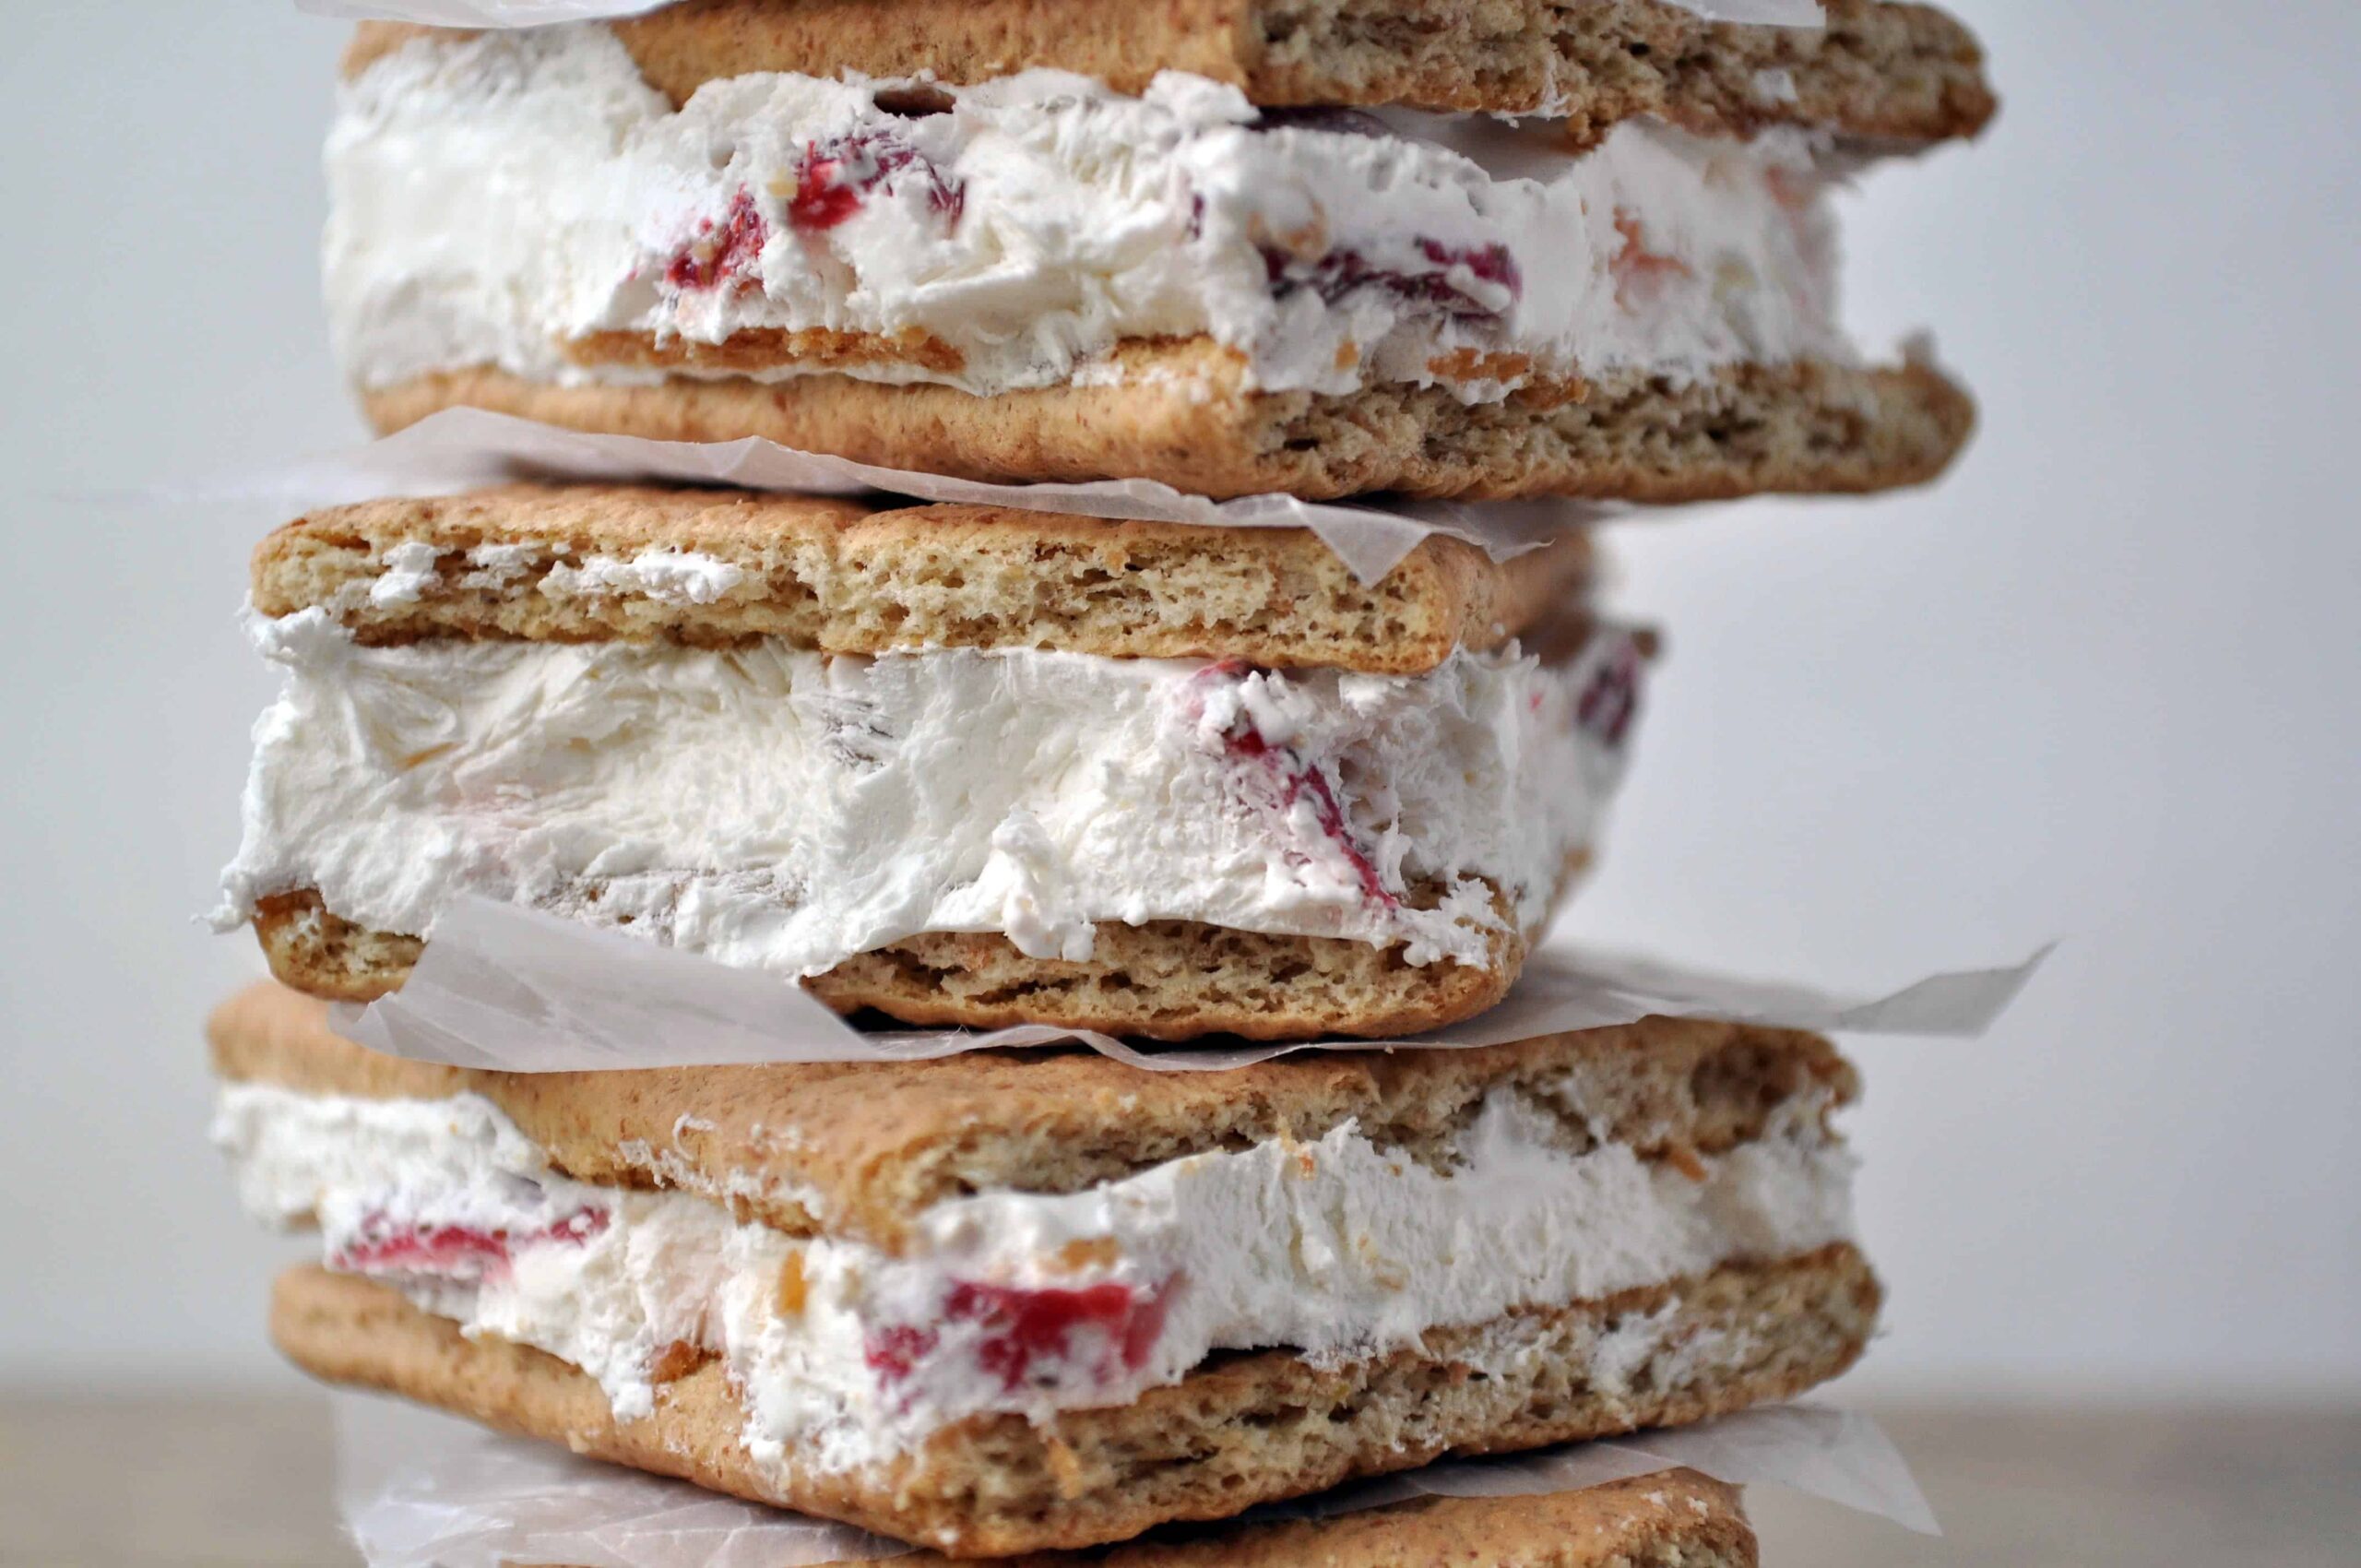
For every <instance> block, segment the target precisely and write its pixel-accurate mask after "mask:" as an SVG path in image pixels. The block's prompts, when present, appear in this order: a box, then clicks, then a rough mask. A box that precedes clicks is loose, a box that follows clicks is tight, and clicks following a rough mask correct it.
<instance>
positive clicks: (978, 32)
mask: <svg viewBox="0 0 2361 1568" xmlns="http://www.w3.org/2000/svg"><path fill="white" fill-rule="evenodd" d="M1822 9H1823V11H1824V13H1825V15H1826V18H1827V25H1826V26H1825V27H1821V28H1778V27H1763V26H1751V25H1746V24H1741V23H1727V22H1713V21H1709V20H1707V19H1706V18H1703V17H1701V16H1699V15H1698V14H1697V12H1696V11H1694V10H1691V9H1689V8H1687V7H1684V6H1679V5H1677V4H1672V3H1669V0H1491V3H1489V4H1486V5H1481V6H1476V5H1469V4H1466V3H1465V0H1167V3H1165V4H1160V5H1153V6H1149V5H1108V4H1106V3H1105V0H970V3H968V4H966V5H960V6H943V5H941V4H938V3H936V0H687V3H686V4H682V5H676V6H670V7H667V8H666V9H664V10H661V11H658V12H657V13H656V14H654V15H653V16H649V17H646V18H636V19H633V20H628V21H620V22H615V23H612V24H610V25H611V27H612V28H613V30H614V32H615V35H616V36H617V37H618V38H620V39H622V40H623V44H624V46H625V47H626V48H627V49H629V50H630V51H631V53H632V55H633V57H634V58H635V60H636V61H637V62H638V64H639V67H640V70H641V73H642V74H643V75H644V76H645V77H647V80H648V81H649V83H651V84H652V85H653V86H655V87H656V88H657V89H658V90H660V91H662V92H664V93H666V94H667V95H669V96H670V98H671V99H672V100H673V101H674V102H676V103H677V102H681V101H685V100H686V99H687V98H688V97H689V96H690V95H691V94H692V93H694V91H695V90H696V89H698V88H699V87H701V86H703V85H704V84H705V83H706V82H708V81H712V80H715V79H717V78H718V77H732V76H740V75H744V74H747V73H750V72H756V71H793V72H800V73H802V74H805V75H811V76H836V75H839V74H841V73H843V72H846V71H857V72H860V73H862V74H864V75H868V76H873V77H901V76H912V75H919V74H926V73H931V74H932V75H933V76H934V77H937V78H938V79H940V80H943V81H946V82H953V83H960V84H965V83H970V82H978V81H984V80H988V79H990V78H991V77H1000V76H1007V75H1010V74H1012V73H1014V72H1016V71H1021V70H1024V69H1026V68H1027V67H1029V66H1036V65H1046V66H1053V67H1057V68H1060V69H1064V70H1070V71H1075V72H1079V73H1081V74H1083V75H1085V76H1092V77H1100V78H1101V79H1103V80H1105V81H1107V82H1108V83H1109V84H1110V85H1111V86H1113V87H1114V88H1116V89H1118V90H1120V91H1124V92H1138V91H1140V90H1142V89H1145V87H1146V86H1147V84H1148V82H1149V81H1150V80H1151V79H1152V78H1153V77H1155V76H1156V74H1157V72H1158V71H1163V70H1178V71H1188V72H1191V73H1193V74H1195V75H1198V76H1203V77H1212V78H1214V79H1215V80H1217V81H1224V82H1228V83H1231V84H1232V85H1234V86H1237V87H1239V88H1240V89H1243V90H1244V91H1245V93H1246V94H1247V96H1248V97H1249V98H1251V99H1252V100H1253V101H1255V102H1257V103H1261V104H1267V105H1275V106H1299V105H1316V104H1369V105H1376V104H1389V103H1398V104H1405V105H1408V106H1410V107H1414V108H1421V109H1433V110H1474V111H1483V112H1489V113H1510V114H1540V115H1555V116H1562V117H1563V118H1564V120H1565V123H1566V127H1567V131H1568V134H1569V136H1570V137H1572V138H1573V139H1574V140H1575V141H1576V143H1577V144H1585V145H1586V144H1587V143H1589V142H1591V141H1593V140H1595V139H1596V138H1597V137H1600V136H1602V135H1604V134H1605V133H1606V131H1607V130H1608V128H1609V127H1611V126H1612V125H1615V124H1616V123H1617V122H1619V121H1620V120H1623V119H1627V118H1630V117H1631V116H1634V115H1641V114H1648V115H1654V116H1655V117H1657V118H1659V119H1663V120H1667V121H1670V122H1671V123H1672V124H1674V125H1681V126H1683V127H1685V128H1687V129H1690V130H1692V131H1697V132H1701V133H1704V134H1726V135H1745V134H1748V133H1750V132H1753V131H1756V130H1760V129H1762V128H1764V127H1766V126H1770V125H1811V126H1821V127H1825V128H1828V129H1832V130H1835V131H1839V132H1842V133H1845V134H1847V135H1852V136H1861V137H1881V138H1892V139H1896V140H1902V141H1929V140H1935V139H1939V138H1944V137H1964V136H1972V135H1974V134H1975V132H1976V131H1978V130H1980V129H1982V128H1983V126H1984V125H1985V123H1986V122H1987V121H1988V120H1989V119H1990V118H1991V116H1992V113H1993V110H1994V107H1995V100H1994V98H1993V95H1992V90H1991V88H1990V87H1989V85H1988V84H1987V82H1986V80H1985V74H1984V57H1983V52H1982V51H1981V50H1980V49H1979V48H1978V47H1977V46H1976V42H1975V37H1974V36H1973V35H1972V34H1971V33H1970V32H1969V31H1968V30H1967V29H1965V28H1964V27H1962V26H1961V25H1960V24H1959V23H1958V22H1957V21H1955V20H1953V19H1952V18H1950V17H1948V16H1945V15H1944V14H1943V13H1942V12H1940V11H1939V10H1936V9H1934V8H1933V7H1931V6H1916V5H1895V4H1888V3H1886V0H1826V4H1825V5H1824V6H1823V7H1822ZM420 31H421V29H417V28H414V27H409V26H405V25H402V24H396V23H372V24H369V25H366V26H364V27H363V28H362V30H361V31H360V33H359V34H358V35H357V36H356V37H355V39H354V41H353V43H352V46H351V49H350V52H349V53H348V54H347V56H346V60H345V69H346V71H347V73H348V74H357V73H358V72H359V71H361V70H362V68H364V67H365V66H366V65H368V64H369V63H370V62H371V61H372V60H374V59H376V58H378V57H379V56H380V55H383V54H385V53H388V52H389V51H391V50H394V49H397V48H398V47H400V46H401V45H402V44H403V43H405V42H408V41H409V39H410V38H412V37H414V36H416V35H417V34H418V33H419V32H420Z"/></svg>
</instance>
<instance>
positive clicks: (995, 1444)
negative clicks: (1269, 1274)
mask: <svg viewBox="0 0 2361 1568" xmlns="http://www.w3.org/2000/svg"><path fill="white" fill-rule="evenodd" d="M1879 1294H1880V1292H1879V1289H1878V1285H1877V1282H1876V1280H1875V1278H1874V1277H1872V1276H1871V1275H1870V1273H1869V1268H1868V1265H1866V1263H1864V1262H1863V1260H1862V1258H1861V1256H1860V1254H1859V1253H1858V1252H1857V1250H1855V1249H1854V1248H1853V1247H1851V1246H1849V1245H1845V1244H1837V1245H1833V1246H1830V1247H1826V1248H1823V1249H1821V1251H1819V1252H1817V1253H1810V1254H1808V1255H1805V1256H1800V1257H1794V1258H1788V1259H1784V1260H1780V1261H1777V1262H1772V1263H1762V1264H1742V1265H1729V1266H1726V1267H1723V1268H1720V1269H1716V1270H1714V1272H1713V1273H1711V1274H1710V1275H1707V1276H1704V1277H1701V1278H1697V1279H1691V1280H1684V1281H1681V1282H1679V1283H1678V1284H1676V1285H1670V1286H1663V1287H1656V1288H1652V1289H1643V1290H1634V1291H1628V1292H1624V1293H1622V1294H1620V1295H1619V1296H1616V1297H1614V1298H1611V1299H1608V1300H1605V1301H1593V1302H1583V1303H1578V1304H1575V1305H1573V1306H1570V1307H1567V1308H1563V1309H1560V1310H1557V1311H1551V1312H1533V1313H1516V1314H1512V1315H1511V1316H1510V1317H1508V1318H1504V1319H1502V1320H1500V1321H1499V1322H1497V1323H1493V1324H1484V1325H1481V1326H1479V1327H1477V1328H1474V1329H1464V1330H1448V1331H1438V1332H1433V1333H1430V1335H1429V1336H1427V1340H1426V1343H1425V1345H1424V1346H1423V1348H1418V1349H1414V1350H1406V1351H1402V1352H1397V1353H1394V1354H1392V1355H1385V1356H1379V1357H1372V1358H1369V1359H1366V1360H1358V1361H1347V1362H1344V1363H1342V1364H1336V1365H1324V1366H1315V1365H1312V1364H1311V1363H1310V1362H1308V1361H1305V1360H1302V1359H1300V1358H1299V1357H1296V1356H1293V1355H1290V1354H1287V1353H1286V1352H1284V1351H1268V1352H1258V1353H1253V1354H1245V1355H1239V1356H1234V1357H1230V1358H1227V1359H1224V1360H1218V1361H1216V1362H1214V1363H1210V1364H1208V1365H1207V1366H1206V1367H1205V1368H1204V1369H1203V1370H1201V1371H1200V1372H1196V1373H1194V1374H1192V1375H1191V1376H1189V1377H1187V1378H1185V1379H1184V1380H1183V1381H1181V1383H1179V1384H1173V1385H1169V1386H1166V1387H1160V1388H1156V1389H1152V1390H1150V1391H1149V1392H1148V1393H1147V1394H1146V1395H1145V1396H1143V1397H1142V1398H1140V1399H1139V1400H1138V1401H1136V1402H1135V1403H1133V1404H1131V1405H1128V1406H1123V1407H1120V1408H1105V1409H1086V1410H1069V1411H1066V1412H1063V1413H1062V1414H1059V1415H1057V1416H1055V1417H1053V1418H1051V1419H1049V1420H1026V1419H1025V1418H1023V1417H1020V1416H1014V1415H995V1416H986V1417H980V1418H974V1419H970V1420H966V1421H964V1422H961V1423H960V1424H958V1425H957V1426H955V1427H950V1428H946V1429H944V1430H943V1431H940V1432H938V1433H937V1434H936V1435H935V1436H934V1437H933V1438H932V1439H931V1441H930V1442H929V1443H927V1444H926V1446H925V1447H924V1448H923V1449H922V1450H921V1451H919V1452H918V1453H915V1454H910V1455H902V1456H900V1457H898V1458H896V1459H895V1460H893V1461H891V1462H889V1463H884V1464H880V1465H873V1466H870V1467H860V1468H854V1469H849V1470H838V1471H829V1472H822V1471H818V1470H815V1469H813V1468H811V1467H806V1466H802V1465H799V1464H797V1463H795V1462H794V1461H793V1459H792V1458H791V1457H790V1459H789V1462H788V1463H786V1464H785V1465H784V1466H767V1465H762V1464H758V1463H756V1462H755V1461H754V1460H753V1457H752V1456H751V1455H749V1454H748V1452H747V1450H746V1448H745V1446H744V1444H743V1442H742V1437H741V1433H742V1431H743V1429H744V1426H745V1417H746V1412H745V1408H744V1406H743V1403H742V1396H740V1394H739V1393H738V1392H736V1391H735V1390H733V1389H732V1388H731V1387H730V1382H729V1379H728V1378H727V1376H726V1375H725V1373H724V1371H723V1368H722V1366H721V1365H720V1363H718V1361H711V1360H708V1361H706V1362H705V1363H703V1364H702V1365H699V1366H696V1367H695V1368H694V1369H693V1370H689V1371H687V1372H683V1373H682V1375H680V1376H678V1377H676V1378H674V1379H672V1380H671V1381H670V1382H668V1383H666V1384H664V1385H663V1387H662V1390H661V1392H660V1394H659V1396H658V1400H657V1402H656V1405H655V1408H654V1410H653V1413H652V1414H650V1415H647V1416H645V1417H640V1418H636V1419H632V1420H619V1419H618V1418H617V1417H616V1416H615V1414H614V1412H613V1410H612V1408H611V1406H610V1404H609V1402H608V1400H607V1398H606V1396H605V1395H604V1394H603V1393H602V1392H601V1391H600V1389H599V1384H597V1383H595V1382H594V1381H592V1380H591V1379H590V1378H589V1377H587V1376H586V1375H585V1374H583V1373H582V1372H579V1371H577V1370H575V1369H574V1368H572V1367H570V1366H568V1365H567V1364H566V1363H564V1362H563V1361H560V1360H556V1359H554V1358H552V1357H550V1356H548V1355H545V1354H543V1353H541V1352H540V1351H538V1350H533V1349H529V1348H524V1347H522V1346H518V1345H515V1344H511V1343H508V1342H505V1341H503V1340H499V1339H496V1338H493V1337H491V1336H480V1337H477V1338H474V1339H469V1338H467V1337H465V1336H462V1335H461V1334H460V1333H459V1332H458V1329H457V1326H456V1325H455V1324H452V1323H450V1322H449V1321H447V1320H445V1319H441V1318H436V1317H433V1316H432V1315H430V1314H428V1313H424V1312H421V1310H419V1309H418V1308H417V1307H414V1306H412V1305H411V1304H410V1303H409V1301H406V1300H405V1299H404V1298H403V1297H402V1296H401V1295H400V1294H399V1293H398V1292H397V1291H395V1290H393V1289H389V1288H387V1287H386V1286H383V1285H378V1284H374V1283H372V1282H370V1281H368V1280H364V1279H361V1278H357V1277H350V1276H339V1275H333V1274H329V1273H327V1272H326V1271H325V1270H322V1269H318V1268H308V1267H306V1268H298V1269H295V1270H292V1271H291V1272H290V1273H288V1274H286V1275H283V1276H281V1277H280V1278H279V1284H278V1287H277V1289H276V1290H275V1291H274V1292H273V1299H272V1308H271V1334H272V1337H273V1339H274V1340H275V1341H276V1342H277V1343H278V1345H279V1348H280V1350H281V1351H282V1352H284V1353H285V1354H286V1355H287V1356H288V1358H289V1359H290V1360H293V1361H294V1362H295V1363H296V1364H297V1365H298V1366H300V1367H302V1368H303V1369H304V1370H305V1371H306V1372H311V1373H312V1374H314V1376H317V1377H320V1378H323V1379H326V1380H327V1381H329V1382H333V1383H340V1384H354V1385H358V1386H362V1387H368V1388H375V1389H380V1390H384V1391H386V1392H389V1393H394V1394H399V1395H402V1396H406V1397H409V1398H411V1399H416V1400H419V1401H421V1402H422V1403H425V1404H429V1405H433V1406H437V1407H439V1408H444V1409H446V1410H449V1411H452V1412H454V1413H457V1414H459V1415H463V1416H467V1417H469V1418H471V1419H473V1420H480V1421H482V1422H485V1423H486V1424H488V1425H491V1426H493V1427H497V1428H499V1429H501V1430H503V1431H512V1432H516V1433H518V1434H521V1435H524V1436H528V1437H535V1438H540V1439H544V1440H547V1441H550V1442H556V1443H564V1444H565V1445H566V1446H568V1447H569V1448H571V1449H572V1450H574V1451H575V1453H578V1454H584V1455H590V1456H592V1457H594V1458H599V1459H605V1460H609V1461H611V1462H614V1463H618V1464H623V1465H630V1466H633V1467H637V1468H640V1469H645V1470H649V1471H653V1472H656V1473H658V1474H662V1475H670V1476H678V1477H681V1478H682V1479H687V1480H691V1481H694V1482H695V1483H696V1484H698V1485H700V1486H705V1487H707V1488H710V1489H712V1490H714V1491H725V1492H730V1493H734V1494H736V1495H738V1496H741V1497H745V1498H749V1499H752V1500H753V1501H756V1502H762V1503H773V1504H777V1505H778V1506H782V1507H789V1508H794V1509H797V1510H800V1511H801V1512H803V1513H807V1514H816V1515H822V1516H824V1517H827V1518H833V1519H840V1520H844V1521H846V1522H848V1523H851V1524H855V1525H859V1526H863V1527H865V1528H869V1529H873V1530H877V1531H880V1532H882V1533H884V1534H888V1535H893V1536H896V1537H899V1538H902V1539H905V1540H911V1541H916V1542H919V1543H921V1544H924V1545H927V1546H931V1547H933V1548H936V1549H937V1550H943V1551H944V1552H947V1553H949V1554H952V1555H955V1556H962V1557H977V1556H1012V1555H1016V1554H1019V1553H1025V1552H1033V1551H1041V1550H1070V1549H1076V1548H1085V1547H1090V1546H1096V1545H1100V1544H1104V1543H1107V1542H1111V1541H1118V1540H1124V1539H1128V1538H1132V1537H1134V1536H1137V1535H1139V1534H1140V1533H1142V1532H1143V1531H1145V1530H1147V1529H1150V1528H1152V1527H1154V1526H1158V1525H1162V1524H1167V1523H1169V1522H1173V1521H1180V1520H1205V1519H1223V1518H1228V1517H1229V1516H1231V1515H1235V1514H1237V1513H1239V1512H1240V1511H1241V1510H1243V1509H1245V1508H1247V1507H1250V1506H1252V1505H1253V1504H1255V1503H1263V1502H1268V1501H1273V1500H1276V1499H1280V1498H1285V1497H1293V1496H1301V1495H1304V1494H1306V1493H1309V1492H1313V1491H1322V1490H1324V1489H1326V1488H1328V1487H1331V1486H1334V1485H1336V1484H1338V1483H1339V1482H1341V1481H1344V1480H1347V1479H1352V1478H1354V1477H1356V1476H1370V1475H1381V1474H1385V1473H1389V1472H1393V1471H1398V1470H1404V1469H1410V1468H1413V1467H1417V1466H1419V1465H1422V1464H1426V1463H1428V1462H1430V1461H1431V1460H1433V1459H1436V1458H1439V1457H1441V1456H1442V1455H1446V1454H1453V1453H1457V1454H1485V1453H1502V1452H1510V1451H1513V1450H1518V1449H1526V1448H1535V1447H1542V1446H1547V1445H1548V1444H1551V1443H1565V1442H1572V1441H1577V1440H1580V1439H1584V1438H1591V1437H1600V1436H1607V1435H1611V1434H1614V1433H1618V1432H1624V1431H1632V1430H1635V1429H1637V1428H1640V1427H1645V1426H1656V1425H1666V1424H1678V1423H1684V1422H1690V1421H1696V1420H1704V1419H1707V1418H1709V1417H1712V1416H1714V1415H1719V1414H1725V1413H1727V1412H1729V1411H1732V1410H1736V1409H1739V1408H1745V1407H1747V1406H1749V1405H1753V1404H1759V1403H1762V1402H1765V1401H1769V1400H1775V1399H1780V1398H1785V1397H1788V1396H1793V1395H1795V1394H1797V1393H1799V1392H1801V1391H1802V1390H1804V1389H1805V1388H1808V1387H1810V1386H1811V1385H1813V1384H1817V1383H1821V1382H1824V1381H1825V1380H1827V1379H1829V1378H1831V1377H1833V1376H1835V1375H1837V1374H1838V1373H1840V1372H1843V1371H1844V1370H1845V1368H1847V1367H1848V1366H1850V1365H1851V1364H1852V1363H1853V1361H1854V1360H1856V1359H1857V1357H1858V1356H1859V1354H1860V1352H1861V1349H1862V1348H1863V1346H1864V1344H1865V1343H1866V1341H1867V1339H1868V1336H1869V1332H1870V1329H1871V1326H1872V1324H1873V1323H1874V1320H1875V1317H1876V1313H1877V1308H1878V1304H1879ZM1641 1320H1645V1321H1648V1322H1650V1323H1651V1324H1655V1325H1656V1326H1657V1327H1658V1328H1660V1329H1664V1330H1665V1331H1666V1332H1667V1334H1668V1336H1669V1337H1670V1338H1672V1339H1674V1340H1676V1341H1679V1343H1680V1344H1681V1346H1682V1348H1681V1349H1680V1350H1679V1351H1678V1352H1675V1353H1669V1354H1664V1355H1659V1356H1655V1357H1652V1358H1650V1359H1649V1360H1648V1361H1647V1363H1646V1364H1645V1365H1643V1366H1641V1367H1639V1368H1637V1369H1632V1370H1631V1371H1630V1372H1629V1375H1628V1376H1624V1377H1609V1376H1606V1375H1603V1373H1602V1372H1601V1370H1600V1369H1599V1368H1598V1367H1596V1365H1595V1364H1594V1360H1593V1355H1592V1351H1593V1348H1594V1347H1596V1344H1597V1343H1598V1341H1599V1339H1600V1337H1601V1336H1602V1335H1604V1334H1610V1333H1612V1332H1614V1331H1615V1329H1616V1328H1617V1327H1618V1326H1619V1325H1621V1324H1627V1323H1631V1322H1637V1321H1641ZM1503 1347H1511V1348H1513V1351H1514V1352H1515V1353H1514V1354H1513V1355H1512V1356H1509V1357H1507V1358H1505V1359H1501V1358H1500V1357H1499V1356H1498V1355H1497V1352H1498V1351H1499V1350H1500V1349H1501V1348H1503ZM1479 1359H1480V1360H1483V1361H1485V1362H1486V1363H1487V1366H1488V1369H1498V1370H1487V1371H1485V1372H1480V1373H1479V1372H1477V1369H1476V1367H1475V1366H1474V1365H1473V1364H1472V1362H1473V1361H1475V1360H1479Z"/></svg>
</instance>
